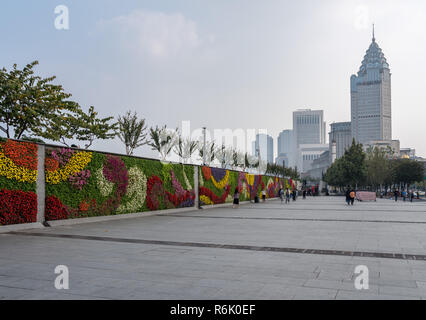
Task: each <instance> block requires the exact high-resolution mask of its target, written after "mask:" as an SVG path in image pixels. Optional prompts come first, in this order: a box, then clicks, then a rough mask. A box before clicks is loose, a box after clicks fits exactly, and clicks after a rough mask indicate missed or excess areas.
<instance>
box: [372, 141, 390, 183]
mask: <svg viewBox="0 0 426 320" xmlns="http://www.w3.org/2000/svg"><path fill="white" fill-rule="evenodd" d="M366 168H367V183H368V184H369V185H372V186H374V187H377V186H380V187H382V186H383V185H384V184H385V183H386V182H388V181H389V180H391V176H392V170H391V162H390V160H389V150H383V149H381V148H378V147H375V148H370V149H369V150H367V156H366Z"/></svg>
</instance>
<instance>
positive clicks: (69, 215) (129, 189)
mask: <svg viewBox="0 0 426 320" xmlns="http://www.w3.org/2000/svg"><path fill="white" fill-rule="evenodd" d="M46 163H50V165H49V167H47V165H46V176H47V175H48V174H49V178H48V179H46V181H47V185H46V195H47V196H46V201H47V200H48V201H49V209H48V211H47V214H46V219H47V220H58V219H75V218H82V217H90V216H102V215H116V214H125V213H135V212H144V211H153V210H162V209H170V208H182V207H191V206H194V203H195V192H194V190H193V188H194V182H193V178H192V177H193V174H194V171H193V170H194V169H193V166H186V165H185V166H184V165H182V164H167V163H162V162H160V161H156V160H149V159H139V158H135V157H129V156H112V155H109V154H103V153H98V152H86V151H84V152H80V151H71V150H67V149H64V148H62V149H61V148H55V149H49V150H47V151H46ZM55 163H57V164H58V166H57V168H56V165H55ZM52 169H55V170H54V171H52ZM52 172H53V174H52ZM188 177H190V179H188Z"/></svg>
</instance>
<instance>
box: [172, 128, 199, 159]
mask: <svg viewBox="0 0 426 320" xmlns="http://www.w3.org/2000/svg"><path fill="white" fill-rule="evenodd" d="M197 147H198V141H194V140H191V138H187V139H183V138H182V137H181V135H180V134H179V136H178V138H177V142H176V144H175V147H174V149H173V150H174V152H175V154H176V155H177V156H179V158H181V159H182V160H183V162H184V163H187V162H188V160H189V159H191V157H192V155H193V154H194V153H195V151H196V150H197Z"/></svg>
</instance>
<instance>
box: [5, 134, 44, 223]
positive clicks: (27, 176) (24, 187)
mask: <svg viewBox="0 0 426 320" xmlns="http://www.w3.org/2000/svg"><path fill="white" fill-rule="evenodd" d="M37 150H38V147H37V144H33V143H28V142H21V141H14V140H2V141H0V225H10V224H19V223H31V222H36V221H37V195H36V193H35V191H36V179H37V165H38V163H37Z"/></svg>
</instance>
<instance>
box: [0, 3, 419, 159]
mask: <svg viewBox="0 0 426 320" xmlns="http://www.w3.org/2000/svg"><path fill="white" fill-rule="evenodd" d="M101 3H102V4H103V5H101ZM241 3H242V2H241V1H235V2H233V3H225V2H224V1H217V2H214V3H203V4H197V2H196V1H183V2H179V3H173V2H169V1H164V2H161V3H157V2H151V1H142V2H141V1H128V2H126V3H125V4H120V5H119V6H118V5H117V4H115V3H114V2H112V1H108V2H106V3H105V2H100V1H92V2H91V3H90V4H86V3H83V2H75V1H74V2H72V3H71V2H69V1H63V4H65V5H67V6H69V9H70V30H67V31H58V30H56V29H55V28H54V26H53V22H54V18H55V15H54V8H55V7H56V6H57V5H59V4H61V3H58V2H57V1H45V2H44V3H42V4H27V3H25V5H23V1H14V2H12V1H5V2H3V3H2V5H1V6H2V10H1V12H0V17H1V21H0V26H1V28H2V29H3V30H6V28H14V33H13V35H12V34H7V35H6V39H5V42H6V43H8V46H5V48H4V50H3V51H2V52H0V61H2V64H1V66H2V67H6V68H7V69H10V68H11V66H12V64H13V63H17V64H18V65H19V66H21V67H22V66H23V65H24V64H26V63H29V62H30V61H33V60H39V61H40V65H39V66H38V67H37V69H36V71H37V72H38V73H40V74H42V75H44V76H47V75H57V83H60V84H62V85H63V86H64V89H65V91H67V92H70V93H72V94H73V97H72V98H73V99H74V100H76V101H77V102H79V103H80V104H81V105H83V107H84V108H85V109H86V110H87V108H88V107H89V106H90V105H94V106H95V107H96V108H97V109H98V110H99V111H100V113H101V115H104V116H107V115H113V116H118V114H122V113H124V111H125V110H127V109H133V110H136V111H137V112H138V114H139V115H140V116H142V117H145V118H146V119H147V122H148V125H150V126H155V125H163V124H166V125H167V126H168V127H171V128H174V127H176V126H177V125H179V124H180V123H181V122H182V121H186V120H191V127H195V128H198V127H202V126H207V127H208V128H212V129H214V128H219V129H226V128H230V129H232V130H234V129H237V128H243V129H250V128H256V129H262V128H267V129H268V134H270V135H271V136H272V137H273V138H274V140H277V137H278V135H279V133H280V132H281V131H282V130H285V129H291V128H292V113H293V111H295V110H296V109H306V108H310V109H313V110H324V114H325V120H326V122H327V130H326V131H327V134H328V132H329V131H330V124H331V123H333V122H345V121H350V75H351V74H353V73H354V71H355V70H358V68H359V66H360V64H361V58H362V56H363V55H364V54H365V51H366V50H367V48H368V45H369V43H370V40H371V32H372V31H371V26H372V24H373V22H374V23H375V26H376V27H375V29H376V30H375V38H376V41H377V42H378V44H379V45H380V47H381V48H382V49H383V51H384V52H385V54H386V57H387V59H388V61H389V63H390V64H391V66H392V74H393V79H392V89H393V92H392V102H393V107H392V111H393V123H392V125H393V129H394V130H393V131H394V132H393V137H392V138H393V139H399V140H401V146H402V147H411V148H415V149H416V151H417V154H418V155H419V156H425V155H426V145H425V144H424V143H422V142H423V137H422V130H421V129H422V125H423V123H422V120H423V119H424V118H425V115H426V111H425V110H423V108H422V101H425V100H426V93H425V92H424V91H423V90H422V88H421V81H420V79H421V78H420V76H421V74H422V71H426V65H425V64H424V63H423V61H422V60H421V58H422V57H423V56H424V54H425V53H426V45H425V43H426V41H424V40H426V38H425V35H424V34H422V33H421V30H423V29H424V28H423V29H422V26H425V24H426V23H425V21H426V19H421V17H423V16H422V15H424V14H423V12H424V11H425V10H422V9H425V8H426V6H425V4H423V3H422V2H420V1H413V2H410V3H409V4H404V5H403V2H402V1H397V2H395V3H392V4H389V5H387V6H386V7H384V8H381V6H380V4H382V3H383V1H370V2H368V4H367V3H366V2H362V1H348V2H347V3H345V4H341V3H339V2H337V1H324V2H322V3H321V5H318V4H316V3H315V2H313V1H302V3H301V4H297V5H296V4H293V3H290V2H278V1H273V2H271V3H269V4H268V5H262V6H260V5H258V4H255V3H254V2H251V3H248V4H246V5H245V7H244V9H245V10H239V6H238V5H239V4H240V5H241ZM360 8H361V9H362V8H364V9H365V8H367V9H368V10H367V11H368V12H369V13H368V18H367V19H365V21H364V22H363V23H359V16H360V14H361V13H362V12H361V11H362V10H360ZM379 9H380V10H379ZM360 12H361V13H360ZM395 22H396V23H395ZM158 30H163V31H164V32H160V31H158ZM166 31H169V32H166ZM172 31H173V32H172ZM13 36H14V37H15V38H16V40H14V39H12V37H13ZM135 39H136V40H139V41H135ZM407 79H410V80H412V81H409V80H407ZM200 106H202V107H200ZM262 109H264V111H263V113H262ZM266 110H267V111H268V113H270V114H272V115H273V116H268V115H267V114H266V113H265V111H266ZM206 114H207V115H208V117H205V115H206ZM253 115H256V116H253ZM276 146H277V145H276V141H274V149H275V150H277V148H276ZM94 148H96V149H107V148H108V149H109V150H113V151H116V152H121V153H122V152H123V151H124V147H123V146H122V144H121V143H120V141H118V140H115V141H114V142H111V141H103V142H97V143H95V144H94ZM136 154H139V155H141V154H144V155H146V154H152V153H151V152H150V150H149V148H147V147H144V148H141V149H138V150H137V151H136ZM275 156H276V155H274V157H275Z"/></svg>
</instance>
